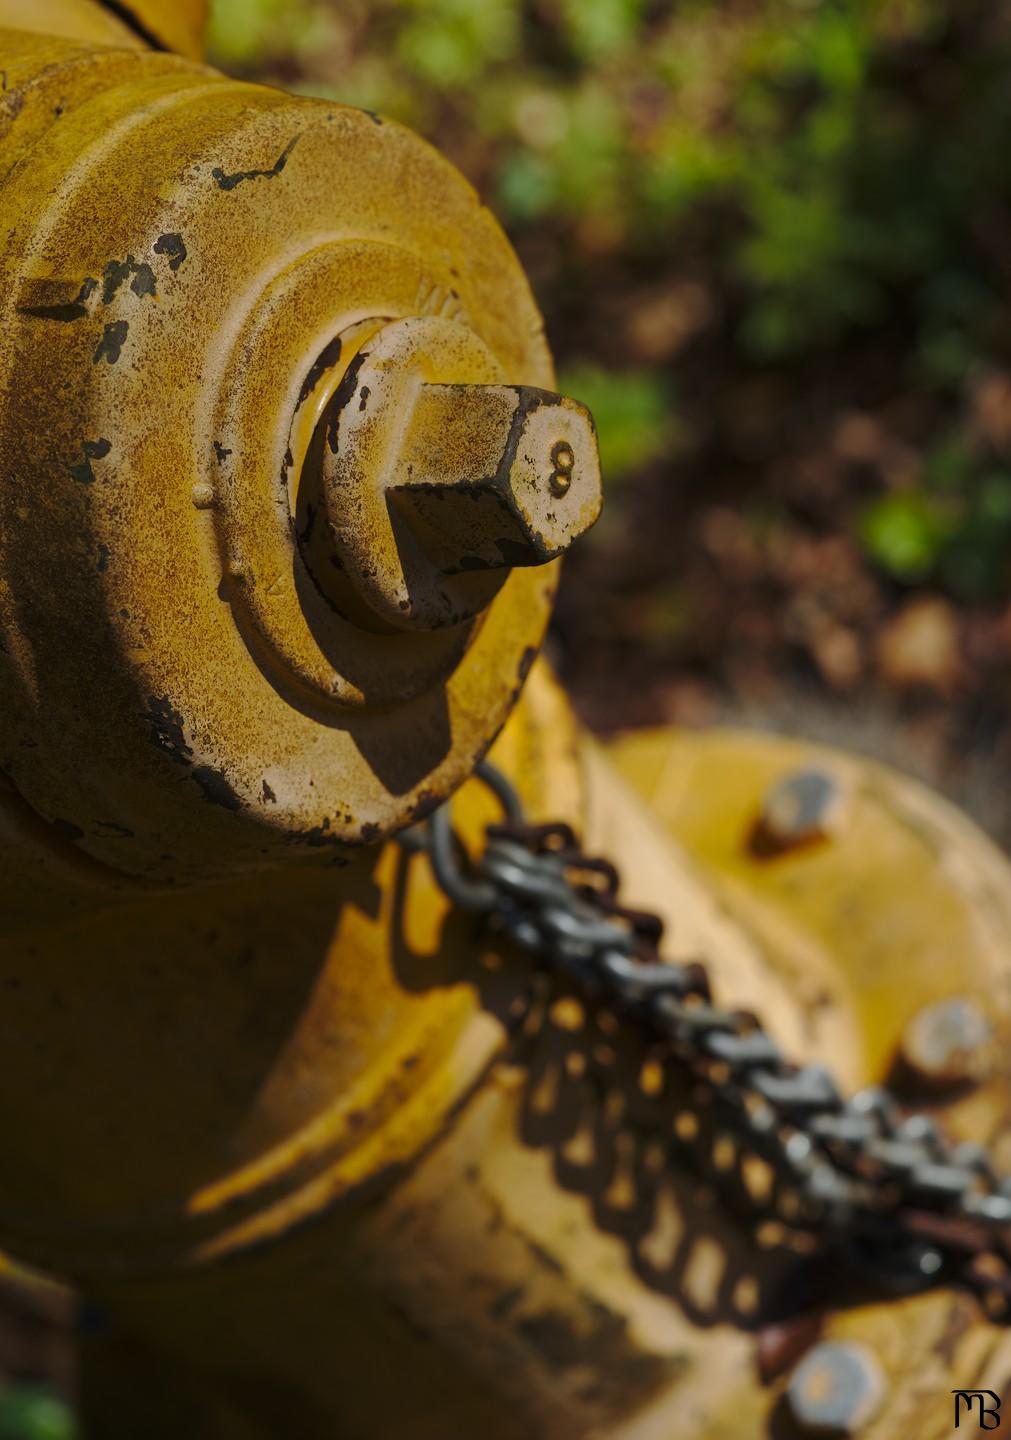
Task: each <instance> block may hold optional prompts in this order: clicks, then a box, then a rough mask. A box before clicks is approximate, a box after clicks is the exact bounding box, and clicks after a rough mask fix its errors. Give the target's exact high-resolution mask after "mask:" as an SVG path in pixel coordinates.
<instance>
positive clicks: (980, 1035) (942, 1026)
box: [900, 995, 993, 1088]
mask: <svg viewBox="0 0 1011 1440" xmlns="http://www.w3.org/2000/svg"><path fill="white" fill-rule="evenodd" d="M992 1041H993V1027H992V1026H991V1024H990V1022H989V1020H988V1019H987V1017H986V1015H985V1014H984V1013H983V1011H982V1009H981V1008H980V1006H979V1005H977V1003H976V1002H975V1001H974V1000H970V999H968V998H967V997H965V996H961V995H958V996H953V997H952V998H951V999H950V1000H941V1001H939V1002H938V1003H937V1004H935V1005H927V1006H925V1007H924V1009H922V1010H920V1011H919V1012H918V1013H917V1014H916V1015H914V1016H913V1018H912V1020H910V1021H909V1023H908V1025H907V1026H906V1028H905V1030H904V1031H903V1033H902V1039H901V1042H900V1055H901V1058H902V1060H903V1061H904V1063H905V1065H906V1066H907V1068H908V1070H909V1071H910V1072H911V1074H912V1076H913V1077H914V1079H916V1080H918V1081H920V1082H921V1083H922V1084H924V1085H929V1086H934V1087H940V1088H945V1087H949V1086H957V1085H965V1084H976V1083H978V1082H979V1081H980V1080H982V1079H983V1078H984V1076H985V1074H986V1072H987V1070H988V1069H989V1067H990V1064H991V1062H992V1059H993V1045H992Z"/></svg>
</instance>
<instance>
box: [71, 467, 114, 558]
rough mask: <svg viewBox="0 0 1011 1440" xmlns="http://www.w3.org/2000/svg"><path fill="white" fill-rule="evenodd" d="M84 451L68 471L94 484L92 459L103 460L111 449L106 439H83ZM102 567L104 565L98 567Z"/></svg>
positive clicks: (74, 476) (78, 480)
mask: <svg viewBox="0 0 1011 1440" xmlns="http://www.w3.org/2000/svg"><path fill="white" fill-rule="evenodd" d="M81 449H82V450H83V451H84V459H83V460H82V461H80V462H79V463H78V464H77V465H71V467H70V473H71V475H72V476H73V478H74V479H75V480H76V481H77V482H78V484H80V485H94V483H95V472H94V470H93V469H92V468H91V462H92V460H104V459H105V457H106V455H108V453H109V451H110V450H111V449H112V444H111V443H110V441H108V440H85V441H83V442H82V444H81ZM100 568H104V567H100Z"/></svg>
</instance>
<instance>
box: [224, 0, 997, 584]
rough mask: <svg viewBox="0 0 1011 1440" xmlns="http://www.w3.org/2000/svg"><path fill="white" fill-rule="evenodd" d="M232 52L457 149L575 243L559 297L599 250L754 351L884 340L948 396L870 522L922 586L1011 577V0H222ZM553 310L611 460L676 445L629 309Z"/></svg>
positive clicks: (551, 280) (664, 385) (805, 358)
mask: <svg viewBox="0 0 1011 1440" xmlns="http://www.w3.org/2000/svg"><path fill="white" fill-rule="evenodd" d="M212 51H213V53H214V56H215V58H216V59H217V60H218V61H219V62H220V63H221V64H222V65H224V66H225V67H226V68H229V69H232V70H237V71H239V72H243V71H245V72H247V73H255V74H257V75H258V76H262V75H266V76H267V77H268V78H269V77H273V78H275V79H277V80H278V81H279V82H281V83H285V84H288V85H293V86H294V87H295V88H298V89H301V90H303V91H306V92H309V93H315V94H320V95H324V96H327V97H331V98H340V99H345V100H348V101H350V102H351V103H355V104H360V105H363V106H366V107H367V108H370V109H377V110H380V111H383V112H386V113H388V114H390V115H392V116H394V117H395V118H397V119H400V120H402V121H404V122H405V123H407V124H409V125H411V126H413V127H414V128H416V129H419V130H421V131H422V132H424V133H426V134H427V135H429V136H430V137H431V138H433V139H434V140H435V141H436V143H438V144H440V145H442V146H443V147H444V148H446V149H447V150H448V151H449V152H450V154H451V155H452V156H453V158H455V159H456V160H457V162H458V163H459V164H461V165H462V167H463V168H464V169H465V170H466V171H467V172H468V173H469V174H470V175H471V176H472V178H473V179H475V181H476V182H477V183H478V184H479V186H480V187H481V188H482V190H483V191H484V192H485V193H486V194H487V195H488V197H489V199H490V201H491V203H492V204H493V205H494V206H495V207H496V208H497V209H498V211H499V213H500V214H501V215H502V217H503V219H504V221H505V223H506V224H507V226H508V227H509V229H510V230H511V232H512V234H513V235H514V236H515V237H516V238H517V240H518V242H519V243H520V245H521V249H522V248H523V243H524V240H525V238H526V237H531V236H536V235H538V234H541V235H544V236H547V237H548V238H549V239H550V242H551V244H552V245H553V247H554V249H553V252H552V253H553V255H554V259H553V260H552V262H551V264H549V265H546V266H544V267H542V273H541V274H540V276H539V277H538V276H537V274H535V282H537V281H538V279H539V293H540V298H541V300H542V302H545V303H547V305H548V309H549V312H550V310H551V302H552V299H553V296H554V295H555V294H556V293H558V294H562V293H564V292H565V291H566V287H567V286H568V287H569V288H575V287H576V286H577V285H579V284H580V283H582V284H583V285H584V287H585V285H586V281H587V275H588V274H591V272H592V274H597V273H598V272H599V273H604V272H609V273H610V274H611V275H612V276H613V274H614V272H615V271H616V270H620V271H621V273H622V276H623V281H622V283H627V284H629V285H634V283H635V280H636V277H637V275H638V274H639V273H640V272H641V273H646V272H649V273H650V274H652V275H663V274H666V275H668V276H676V275H678V274H681V273H689V274H691V275H693V276H694V277H695V278H696V279H697V280H698V281H699V283H701V284H703V285H704V286H705V287H707V289H708V290H709V291H710V292H711V293H712V294H713V295H714V296H716V297H717V300H718V304H717V305H716V306H715V307H714V311H715V312H718V315H719V316H720V317H721V318H720V319H719V321H718V323H719V324H720V325H721V326H722V331H721V334H720V343H721V344H722V346H723V361H722V363H723V364H724V366H725V367H726V366H727V365H729V366H730V367H731V368H734V367H736V368H737V369H738V370H739V371H740V372H742V373H747V372H748V371H749V370H750V369H754V368H755V367H767V368H770V367H771V368H776V369H779V370H783V369H786V370H787V371H791V370H792V371H793V372H794V373H798V374H802V373H803V372H804V369H805V367H806V366H807V365H809V364H810V363H811V360H812V357H818V363H819V364H823V363H824V358H823V357H824V356H825V355H826V354H833V353H836V354H838V356H839V364H840V367H845V365H846V364H847V363H848V361H847V355H848V353H849V347H852V346H853V345H854V344H858V345H862V346H864V347H866V346H868V345H870V346H872V347H873V345H874V342H875V337H876V336H879V335H880V336H881V337H882V344H883V345H884V346H885V347H886V348H887V352H888V355H889V357H890V363H891V365H892V366H893V369H894V374H893V375H892V376H891V380H890V384H891V389H892V390H893V391H895V392H897V393H898V392H902V391H904V390H914V391H916V392H917V394H918V395H920V396H921V397H923V396H926V397H927V398H928V400H929V401H930V404H931V405H932V406H933V409H932V411H931V415H932V419H931V421H930V424H928V426H927V427H926V430H927V433H925V434H924V435H922V436H920V437H918V443H920V444H922V454H921V458H922V460H923V464H922V466H921V467H920V468H919V470H918V471H917V473H915V474H912V475H907V476H906V477H904V479H903V482H902V485H901V486H900V487H899V488H897V489H890V490H888V489H886V493H883V494H880V495H879V496H878V497H877V498H875V499H872V500H871V501H870V502H869V503H868V502H866V501H858V500H855V501H854V502H853V506H854V511H853V515H852V525H853V530H854V533H855V534H857V535H858V536H859V538H860V541H861V543H862V544H863V545H864V546H865V548H866V552H867V554H868V556H869V557H870V559H871V561H872V562H873V563H874V564H876V565H877V566H879V567H881V568H882V569H883V570H884V571H885V572H886V573H887V574H888V575H890V576H891V577H893V578H894V579H895V580H896V581H898V582H900V583H920V582H922V581H923V580H924V579H927V578H932V579H936V580H940V581H941V582H942V583H944V584H947V585H949V586H950V587H952V588H953V589H954V590H955V591H956V592H960V593H964V594H966V595H969V596H979V595H985V594H989V593H992V592H994V591H996V590H999V589H1001V588H1002V587H1004V586H1006V583H1007V580H1008V568H1007V563H1006V561H1005V559H1004V556H1005V554H1006V553H1007V548H1008V547H1007V542H1008V541H1009V540H1011V456H1004V455H1003V454H1002V453H1001V447H1000V446H997V447H996V448H995V447H994V445H993V444H992V443H991V440H990V439H989V438H988V437H987V436H986V435H981V434H980V431H979V428H978V426H975V425H974V422H973V420H972V416H971V410H972V406H971V391H972V386H973V384H974V383H975V381H976V379H977V378H978V376H979V375H980V374H981V373H983V372H984V371H986V370H987V369H991V370H992V369H998V370H999V369H1001V368H1002V367H1005V366H1007V365H1008V362H1009V356H1008V348H1009V347H1008V336H1009V333H1011V324H1009V313H1008V312H1009V307H1008V298H1009V296H1008V292H1009V290H1011V260H1009V258H1008V257H1009V256H1011V167H1009V166H1008V164H1007V160H1006V151H1007V148H1008V138H1009V137H1011V83H1009V75H1011V15H1009V13H1008V11H1007V10H1006V8H1005V7H1001V6H996V5H987V4H986V3H985V0H680V3H677V4H674V3H663V0H216V9H215V18H214V25H213V31H212ZM592 283H593V284H595V283H596V281H592ZM588 303H590V304H593V303H595V297H594V296H593V295H592V294H591V295H590V296H589V299H588ZM549 318H550V314H549ZM714 323H716V322H714ZM551 333H552V338H553V341H554V343H555V344H556V346H557V347H558V348H559V349H560V350H561V353H562V358H563V361H564V362H565V365H566V368H567V369H568V370H569V371H570V372H571V375H570V377H569V383H571V384H572V386H573V388H574V389H575V390H576V392H577V393H580V392H581V393H582V395H583V398H585V399H587V400H588V401H589V403H591V405H593V406H595V408H596V410H597V415H598V422H599V429H600V433H601V440H602V445H603V448H604V456H605V465H606V468H607V471H608V475H609V478H611V479H614V478H616V477H617V478H620V477H621V476H622V475H626V474H631V473H633V472H634V471H636V470H637V469H638V468H639V467H641V466H643V465H647V464H650V463H654V462H655V461H656V459H657V457H658V456H662V455H663V454H664V453H665V447H669V444H670V442H671V438H672V435H673V429H672V417H671V403H670V395H671V394H672V393H673V391H672V386H671V385H670V384H669V382H668V379H667V377H666V376H660V377H659V378H657V377H655V376H654V377H653V378H651V377H650V375H649V373H648V371H649V368H650V367H651V366H652V368H653V369H654V370H656V368H657V361H656V356H655V355H653V354H647V355H645V356H642V355H638V356H637V355H636V354H635V353H629V347H628V346H627V345H626V346H624V347H623V346H622V345H621V344H620V343H619V344H612V343H611V340H610V337H609V336H608V335H607V333H606V324H601V326H600V327H599V328H598V332H597V333H594V331H593V327H592V325H589V324H587V325H584V326H583V327H582V329H581V330H578V329H577V330H576V331H575V332H573V333H572V334H569V333H568V332H567V331H566V330H565V329H564V328H563V329H562V331H561V333H560V332H559V328H558V325H557V323H556V324H555V326H554V327H553V329H552V332H551ZM680 359H681V357H680V355H679V354H677V353H674V351H673V350H672V351H671V352H670V353H669V354H665V355H664V356H663V357H662V360H663V362H664V363H669V364H670V365H671V366H673V367H674V368H675V369H676V365H677V363H678V362H679V361H680ZM644 360H645V364H644V363H643V362H644ZM861 363H863V362H861ZM876 384H877V394H879V395H880V394H882V393H883V394H884V395H885V398H887V395H888V386H887V385H886V386H885V387H884V390H882V386H881V383H880V381H878V382H876ZM679 388H680V387H679ZM942 452H943V453H942ZM945 466H947V471H946V472H945V473H944V474H943V475H942V474H941V472H942V471H944V470H945Z"/></svg>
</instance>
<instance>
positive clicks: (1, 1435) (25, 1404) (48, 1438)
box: [0, 1384, 80, 1440]
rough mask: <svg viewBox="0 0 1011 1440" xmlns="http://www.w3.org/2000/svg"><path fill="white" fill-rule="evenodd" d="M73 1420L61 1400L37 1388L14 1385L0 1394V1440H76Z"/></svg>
mask: <svg viewBox="0 0 1011 1440" xmlns="http://www.w3.org/2000/svg"><path fill="white" fill-rule="evenodd" d="M79 1434H80V1432H79V1431H78V1428H77V1425H76V1422H75V1421H74V1417H73V1415H72V1414H71V1412H70V1410H69V1409H68V1407H67V1406H66V1405H64V1404H63V1402H62V1401H60V1400H57V1399H55V1398H54V1397H53V1396H52V1395H51V1394H50V1393H49V1391H48V1390H45V1389H43V1388H42V1387H41V1386H36V1385H27V1384H22V1385H14V1386H12V1387H11V1388H10V1389H9V1390H7V1391H5V1392H4V1393H3V1394H2V1395H0V1440H78V1437H79Z"/></svg>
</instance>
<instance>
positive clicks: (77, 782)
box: [0, 32, 555, 883]
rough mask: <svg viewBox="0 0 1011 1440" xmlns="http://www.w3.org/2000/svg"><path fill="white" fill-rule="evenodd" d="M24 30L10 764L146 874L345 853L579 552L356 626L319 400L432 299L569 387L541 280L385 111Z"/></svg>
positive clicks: (92, 855)
mask: <svg viewBox="0 0 1011 1440" xmlns="http://www.w3.org/2000/svg"><path fill="white" fill-rule="evenodd" d="M2 50H3V57H4V58H3V63H4V68H5V70H6V75H7V90H6V92H5V94H4V96H3V103H2V106H0V175H2V176H3V183H2V186H0V230H2V233H3V236H4V240H3V245H2V251H0V277H2V293H3V305H4V309H3V314H2V317H0V324H2V329H3V336H4V345H3V350H2V360H0V367H2V375H0V384H2V386H3V395H4V403H3V406H2V414H0V427H2V429H0V444H2V447H3V451H4V454H5V456H6V457H7V460H8V469H9V474H8V476H7V483H6V485H5V488H4V492H3V497H2V518H3V527H2V543H0V611H2V618H3V624H4V630H5V634H6V636H7V642H6V648H5V650H4V652H3V653H2V654H0V672H2V681H3V689H4V696H5V704H4V707H3V714H2V716H0V752H2V757H3V766H4V770H5V773H6V776H7V780H8V782H9V783H10V784H11V785H13V786H14V787H15V789H16V791H17V793H18V795H19V796H20V797H21V798H22V799H23V800H24V801H25V802H26V803H27V805H28V806H29V807H30V808H31V810H32V811H34V812H35V814H37V815H38V816H40V817H41V818H42V820H43V821H44V822H46V823H48V824H49V825H50V827H52V828H54V829H55V831H56V833H57V835H58V837H59V839H60V841H61V842H63V843H65V844H66V845H67V846H69V847H70V848H71V849H73V850H76V851H78V852H80V853H81V855H82V857H85V858H86V859H87V860H92V861H97V862H99V863H100V864H101V865H103V866H106V867H107V868H108V869H110V870H112V871H116V872H119V873H121V874H127V875H130V876H133V877H135V878H137V879H144V878H147V879H154V880H157V882H158V883H164V882H166V881H170V882H173V883H180V882H184V881H187V880H190V879H193V878H194V877H196V876H201V877H203V876H207V875H208V874H212V873H214V872H216V871H217V872H219V873H221V872H229V873H238V872H242V871H246V872H250V871H253V870H256V869H260V868H266V867H269V866H272V865H274V864H277V863H283V862H287V861H289V860H291V859H294V858H298V857H301V858H303V859H305V860H307V861H309V862H310V863H315V862H318V861H319V860H321V859H331V860H332V861H333V862H334V863H338V864H339V863H341V862H343V861H344V860H346V859H347V857H348V855H349V853H350V852H351V850H352V849H353V848H354V847H356V846H361V845H362V844H371V843H375V841H376V840H377V839H379V838H380V836H382V835H383V834H385V833H388V832H389V831H390V830H391V829H392V828H393V827H394V826H396V825H399V824H403V823H404V822H405V821H407V820H409V819H410V818H411V817H412V816H414V815H416V814H417V813H419V812H420V811H423V810H424V809H425V808H426V807H429V806H431V805H432V804H433V803H435V802H436V801H437V800H438V799H439V798H440V797H442V796H444V795H445V794H447V793H448V792H449V791H450V790H451V789H452V788H453V787H454V786H455V785H457V784H458V783H459V782H460V780H461V779H462V778H463V776H464V775H465V774H466V773H467V772H468V770H469V769H470V767H471V766H472V765H473V763H474V761H475V759H476V758H477V756H478V755H479V754H480V753H481V751H482V750H483V749H484V748H485V747H486V746H487V744H488V742H489V741H490V739H491V737H492V736H493V735H494V734H495V732H496V730H497V729H498V728H499V727H500V725H501V723H502V721H503V720H504V719H505V716H506V715H507V713H508V711H509V709H510V707H511V706H512V705H513V704H514V703H515V699H516V696H517V694H518V693H519V687H520V684H521V682H522V679H523V677H524V676H525V674H526V671H527V670H528V668H529V665H530V662H531V659H532V657H533V654H534V653H535V649H536V646H537V645H538V644H539V642H540V638H541V635H542V632H543V628H544V625H545V622H546V618H547V614H548V608H549V604H550V600H551V596H552V593H553V590H554V585H555V576H554V573H553V567H552V566H551V565H548V566H546V567H542V568H541V569H522V570H515V571H513V572H512V573H510V574H509V575H508V577H503V576H502V575H501V574H500V575H498V576H497V580H496V584H497V583H498V581H499V580H503V581H504V583H502V584H501V585H500V587H498V589H497V593H496V594H495V595H494V596H493V597H492V598H490V603H488V604H487V605H486V606H484V607H482V608H481V609H480V613H479V614H477V615H476V616H475V617H474V618H473V619H468V620H467V621H466V622H465V623H463V624H457V625H455V626H452V627H450V628H448V629H441V630H439V631H425V632H417V631H415V632H413V633H407V632H405V631H403V630H400V631H396V630H393V629H392V628H391V627H385V628H384V627H382V626H375V625H373V627H372V628H371V629H365V628H363V627H362V626H361V625H360V624H359V623H357V617H356V619H352V620H349V619H347V618H346V616H345V615H343V614H342V613H340V610H339V609H338V608H337V607H336V606H335V605H334V604H333V602H332V598H331V596H330V595H329V593H328V591H327V589H326V588H325V587H324V586H322V585H321V584H319V583H317V578H316V568H317V567H316V566H315V564H314V562H313V561H312V559H311V558H310V559H309V560H307V558H306V555H305V553H304V549H303V537H305V536H307V535H308V533H309V532H310V531H311V529H312V525H311V521H312V511H313V504H314V500H313V495H314V487H315V486H316V483H317V482H316V476H315V470H314V468H313V467H314V464H315V460H314V458H313V457H314V452H313V435H314V434H315V432H312V431H310V427H309V426H308V425H307V424H306V423H305V414H304V413H301V412H310V411H311V412H313V413H315V407H316V406H317V404H319V403H321V397H323V398H324V399H325V397H331V399H330V402H329V403H330V407H331V408H330V413H329V416H328V419H329V422H330V424H331V426H332V424H333V413H332V410H333V400H332V397H333V396H334V394H335V393H336V392H339V390H340V385H341V380H342V378H343V376H344V375H345V373H346V372H347V370H348V367H349V366H350V365H351V364H352V363H353V361H354V358H355V355H356V353H357V349H356V347H360V346H361V344H362V343H363V338H364V336H365V335H367V334H368V332H369V328H370V324H371V326H372V328H373V329H374V328H375V324H376V323H381V322H383V321H390V320H394V319H397V318H398V317H407V316H437V317H441V318H440V321H439V323H440V324H445V325H449V324H450V323H452V325H453V326H454V327H455V329H456V331H458V332H459V333H461V334H463V335H464V336H472V337H473V339H472V340H471V341H469V342H468V343H469V344H470V345H471V347H472V349H473V348H474V347H477V348H479V349H480V350H481V352H482V354H483V355H484V356H486V357H489V358H488V359H487V360H486V361H485V362H484V363H485V365H486V367H487V366H492V367H493V369H494V371H495V377H496V379H498V380H503V379H504V380H507V381H508V382H509V383H510V384H518V385H533V386H536V387H541V388H545V387H547V388H550V386H551V383H552V378H553V377H552V371H551V364H550V360H549V357H548V353H547V350H546V347H545V344H544V340H543V336H542V334H541V326H540V321H539V318H538V316H537V312H536V310H535V308H534V305H533V301H532V299H531V297H530V294H529V290H528V287H527V284H526V281H525V279H524V277H523V275H522V273H521V271H520V269H519V267H518V265H517V263H516V260H515V258H514V256H513V254H512V252H511V250H510V248H509V246H508V244H507V242H506V240H505V238H504V237H503V235H502V233H501V231H500V230H499V228H498V226H497V225H496V224H495V222H494V220H493V219H492V218H491V217H490V215H489V214H488V212H487V211H486V210H484V209H483V208H482V207H481V206H480V205H479V203H478V200H477V197H476V196H475V194H474V192H473V191H472V190H471V189H470V187H469V186H467V185H466V184H465V183H464V182H463V180H462V179H461V178H460V177H459V176H458V175H456V174H455V173H454V172H453V171H452V169H451V168H450V167H449V166H448V165H447V164H446V163H445V162H444V161H442V160H441V159H440V158H439V157H438V156H437V155H436V154H435V152H434V151H432V150H431V149H430V148H429V147H427V146H426V145H424V144H423V143H422V142H421V141H419V140H417V139H416V138H415V137H414V136H412V135H410V134H409V133H408V132H406V131H404V130H402V129H401V128H400V127H398V126H396V125H393V124H391V123H389V122H385V121H383V120H381V119H380V118H379V117H377V116H372V115H367V114H364V113H363V112H361V111H356V110H352V109H348V108H345V107H341V106H336V105H329V104H323V103H321V102H316V101H307V100H299V99H295V98H291V97H288V96H285V95H283V94H281V93H279V92H276V91H269V90H265V89H259V88H257V87H252V86H248V85H239V84H234V83H232V82H229V81H226V80H225V79H223V78H222V77H220V76H218V75H216V74H214V73H213V72H211V71H209V70H206V69H202V68H200V67H198V66H194V65H191V64H189V63H187V62H185V61H182V60H179V59H176V58H173V57H169V56H164V55H142V56H139V55H136V54H133V53H131V54H127V53H126V52H123V51H108V52H100V51H94V50H90V49H88V48H86V47H80V46H78V47H75V46H73V45H72V44H69V43H64V42H59V41H45V40H40V39H36V38H33V37H31V36H23V35H19V34H17V33H15V32H7V33H6V34H5V35H4V37H3V40H2ZM373 317H374V318H373ZM349 337H350V343H348V344H346V345H345V343H344V340H345V339H348V338H349ZM467 373H468V371H467V368H466V366H465V367H464V369H463V370H462V371H461V370H459V369H457V370H456V371H453V372H452V374H451V377H450V378H451V379H453V380H454V381H459V380H461V379H463V378H464V376H465V375H466V374H467ZM477 378H478V380H479V381H483V380H485V379H486V378H487V369H485V370H484V371H482V373H481V374H479V375H478V377H477ZM15 399H16V403H14V401H15ZM307 465H308V467H309V473H307V469H306V467H307ZM546 478H549V477H546ZM306 543H308V540H307V541H306ZM54 577H59V578H58V583H54ZM462 583H466V581H465V578H464V579H463V582H462ZM473 608H477V607H473ZM6 873H7V875H8V876H10V875H16V873H17V872H16V870H12V869H10V868H8V869H7V871H6ZM20 878H21V877H20V876H19V877H18V880H17V882H16V883H19V882H20ZM0 883H2V882H0Z"/></svg>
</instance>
